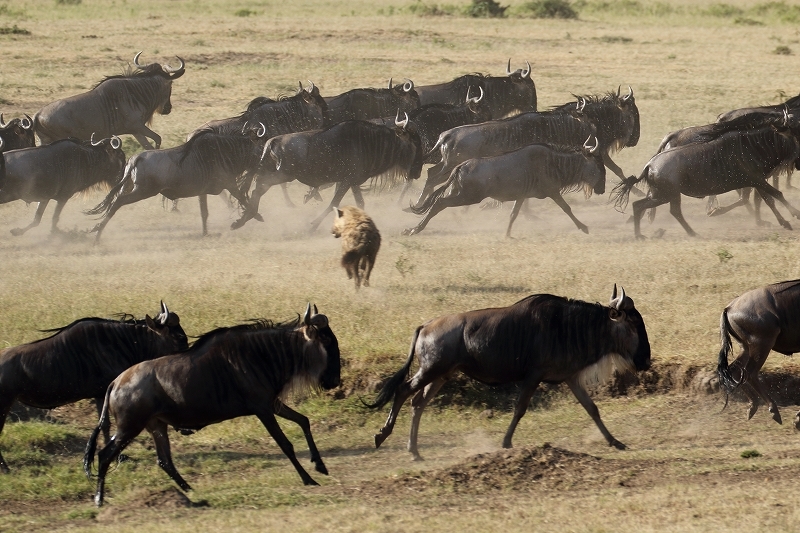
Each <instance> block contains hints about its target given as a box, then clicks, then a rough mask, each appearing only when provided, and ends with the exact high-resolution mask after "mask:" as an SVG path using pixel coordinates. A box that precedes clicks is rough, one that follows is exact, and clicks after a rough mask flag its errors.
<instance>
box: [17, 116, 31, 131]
mask: <svg viewBox="0 0 800 533" xmlns="http://www.w3.org/2000/svg"><path fill="white" fill-rule="evenodd" d="M26 121H27V122H26ZM20 124H22V127H23V128H25V129H26V130H29V129H31V127H32V126H33V119H32V118H31V117H30V115H28V114H27V113H25V119H24V120H21V121H20Z"/></svg>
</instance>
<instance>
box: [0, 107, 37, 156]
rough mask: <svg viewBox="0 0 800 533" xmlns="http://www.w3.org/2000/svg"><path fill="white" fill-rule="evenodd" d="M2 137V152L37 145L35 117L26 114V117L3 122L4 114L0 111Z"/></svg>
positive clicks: (0, 134)
mask: <svg viewBox="0 0 800 533" xmlns="http://www.w3.org/2000/svg"><path fill="white" fill-rule="evenodd" d="M0 139H2V140H3V146H2V147H0V153H2V152H8V151H10V150H19V149H21V148H30V147H31V146H36V136H35V135H34V134H33V119H32V118H31V117H29V116H28V115H25V118H15V119H11V120H10V121H8V122H3V114H2V113H0Z"/></svg>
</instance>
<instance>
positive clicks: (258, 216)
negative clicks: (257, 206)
mask: <svg viewBox="0 0 800 533" xmlns="http://www.w3.org/2000/svg"><path fill="white" fill-rule="evenodd" d="M292 207H294V206H292ZM253 218H254V219H256V220H258V221H259V222H264V217H262V216H261V213H256V214H255V215H253Z"/></svg>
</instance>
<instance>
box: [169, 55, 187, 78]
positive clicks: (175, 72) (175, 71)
mask: <svg viewBox="0 0 800 533" xmlns="http://www.w3.org/2000/svg"><path fill="white" fill-rule="evenodd" d="M175 57H177V58H178V61H180V62H181V66H179V67H178V68H172V67H170V66H169V65H164V71H165V72H166V73H167V74H171V76H170V79H173V80H176V79H178V78H180V77H181V76H183V73H184V72H186V63H184V61H183V59H181V58H180V57H178V56H175Z"/></svg>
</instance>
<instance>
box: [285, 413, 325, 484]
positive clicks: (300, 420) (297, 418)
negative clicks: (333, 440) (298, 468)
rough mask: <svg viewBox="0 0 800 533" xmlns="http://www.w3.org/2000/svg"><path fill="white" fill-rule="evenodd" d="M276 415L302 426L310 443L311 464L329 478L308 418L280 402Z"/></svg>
mask: <svg viewBox="0 0 800 533" xmlns="http://www.w3.org/2000/svg"><path fill="white" fill-rule="evenodd" d="M275 414H276V415H278V416H279V417H281V418H285V419H286V420H291V421H292V422H294V423H295V424H297V425H298V426H300V429H302V430H303V435H305V437H306V442H307V443H308V451H310V452H311V462H312V463H314V467H315V468H316V470H317V472H320V473H322V474H325V475H326V476H327V475H328V469H327V468H325V464H324V463H323V462H322V457H321V456H320V454H319V450H317V445H316V443H315V442H314V437H313V436H312V435H311V424H309V422H308V417H307V416H305V415H303V414H301V413H298V412H297V411H295V410H294V409H291V408H290V407H288V406H286V405H285V404H284V403H283V402H278V404H277V409H275Z"/></svg>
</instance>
